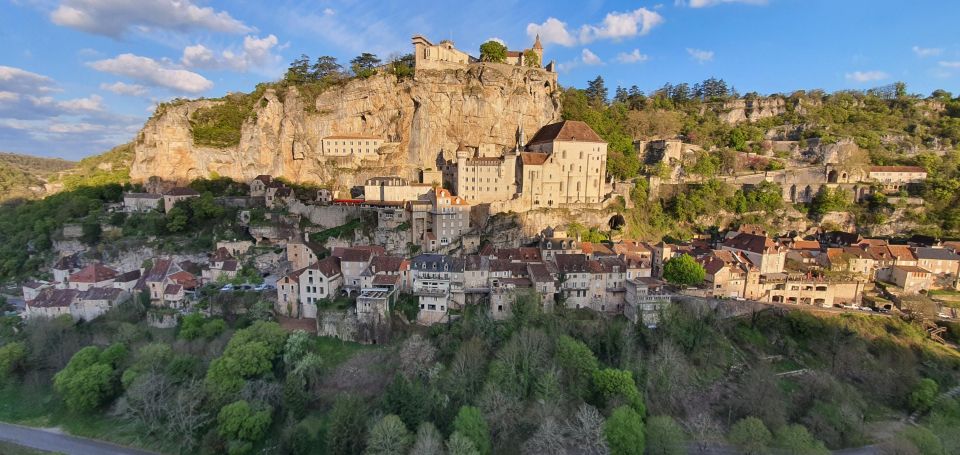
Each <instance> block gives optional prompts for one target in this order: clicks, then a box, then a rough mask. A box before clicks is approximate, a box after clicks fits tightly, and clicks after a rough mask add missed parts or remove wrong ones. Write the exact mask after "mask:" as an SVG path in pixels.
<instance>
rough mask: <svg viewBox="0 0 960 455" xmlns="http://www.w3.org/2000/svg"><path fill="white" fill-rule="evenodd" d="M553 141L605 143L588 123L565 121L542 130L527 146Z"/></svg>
mask: <svg viewBox="0 0 960 455" xmlns="http://www.w3.org/2000/svg"><path fill="white" fill-rule="evenodd" d="M553 141H575V142H599V143H604V142H605V141H604V140H603V139H601V138H600V136H598V135H597V133H596V132H595V131H593V128H590V126H589V125H587V124H586V123H584V122H581V121H579V120H564V121H562V122H557V123H551V124H549V125H546V126H544V127H543V128H540V130H539V131H537V134H535V135H534V136H533V139H530V142H527V145H531V144H540V143H545V142H553Z"/></svg>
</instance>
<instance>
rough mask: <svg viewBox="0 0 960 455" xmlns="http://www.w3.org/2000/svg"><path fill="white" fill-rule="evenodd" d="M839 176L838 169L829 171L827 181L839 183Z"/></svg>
mask: <svg viewBox="0 0 960 455" xmlns="http://www.w3.org/2000/svg"><path fill="white" fill-rule="evenodd" d="M837 177H838V173H837V170H836V169H834V170H832V171H830V172H829V173H827V183H837Z"/></svg>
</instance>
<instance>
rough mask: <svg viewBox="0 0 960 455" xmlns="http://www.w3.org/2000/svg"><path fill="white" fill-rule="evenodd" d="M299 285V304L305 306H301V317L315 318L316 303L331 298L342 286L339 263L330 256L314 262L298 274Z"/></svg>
mask: <svg viewBox="0 0 960 455" xmlns="http://www.w3.org/2000/svg"><path fill="white" fill-rule="evenodd" d="M299 284H300V291H299V292H300V302H301V303H305V304H307V305H303V312H302V313H301V315H302V316H301V317H307V318H310V317H313V318H315V317H316V303H317V302H318V301H319V300H322V299H331V298H333V297H334V296H336V295H337V291H338V290H339V289H340V286H342V285H343V275H342V274H341V273H340V261H339V260H338V259H337V258H335V257H333V256H330V257H327V258H326V259H323V260H320V261H317V262H314V263H313V264H311V265H309V266H307V268H306V269H304V270H303V273H301V274H300V279H299ZM311 313H312V316H311Z"/></svg>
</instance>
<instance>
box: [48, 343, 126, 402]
mask: <svg viewBox="0 0 960 455" xmlns="http://www.w3.org/2000/svg"><path fill="white" fill-rule="evenodd" d="M125 356H126V348H125V347H123V345H119V344H117V345H113V346H110V347H108V348H107V349H105V350H103V351H101V350H100V349H99V348H97V347H96V346H87V347H85V348H83V349H81V350H79V351H77V353H76V354H74V355H73V357H72V358H70V362H69V363H68V364H67V366H66V368H64V369H63V370H61V371H60V372H59V373H57V374H56V375H55V376H54V377H53V387H54V389H55V390H56V391H57V393H59V394H60V395H61V396H63V400H64V402H65V403H66V405H67V408H69V409H70V410H71V411H74V412H89V411H93V410H94V409H96V408H98V407H100V406H101V405H103V404H105V403H106V402H107V401H109V400H110V399H112V398H113V397H114V395H115V393H116V391H117V388H118V387H117V382H118V379H119V378H118V372H117V369H116V367H117V365H118V364H119V362H120V361H122V360H123V358H124V357H125Z"/></svg>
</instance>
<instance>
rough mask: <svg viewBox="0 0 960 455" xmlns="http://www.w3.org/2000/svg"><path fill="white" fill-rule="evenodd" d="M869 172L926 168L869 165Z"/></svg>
mask: <svg viewBox="0 0 960 455" xmlns="http://www.w3.org/2000/svg"><path fill="white" fill-rule="evenodd" d="M869 171H870V172H923V173H926V172H927V170H926V169H924V168H922V167H920V166H870V167H869Z"/></svg>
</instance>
